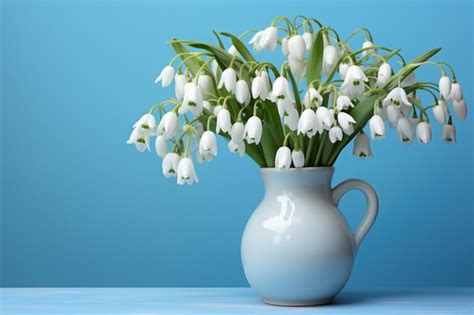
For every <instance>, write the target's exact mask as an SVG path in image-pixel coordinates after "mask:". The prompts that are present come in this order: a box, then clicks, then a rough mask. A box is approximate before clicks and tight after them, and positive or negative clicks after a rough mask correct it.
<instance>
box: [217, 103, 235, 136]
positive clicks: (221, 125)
mask: <svg viewBox="0 0 474 315" xmlns="http://www.w3.org/2000/svg"><path fill="white" fill-rule="evenodd" d="M231 128H232V123H231V121H230V112H229V110H228V109H227V108H222V109H221V110H219V112H218V113H217V118H216V133H220V132H221V131H223V132H227V133H229V132H230V130H231Z"/></svg>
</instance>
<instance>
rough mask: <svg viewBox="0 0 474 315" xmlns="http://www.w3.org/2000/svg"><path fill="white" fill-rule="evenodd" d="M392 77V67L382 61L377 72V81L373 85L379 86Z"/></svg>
mask: <svg viewBox="0 0 474 315" xmlns="http://www.w3.org/2000/svg"><path fill="white" fill-rule="evenodd" d="M391 77H392V67H391V66H390V64H388V63H386V62H384V63H383V64H382V65H381V66H380V68H379V71H378V72H377V82H376V83H375V85H376V86H377V87H379V88H381V87H383V86H384V85H385V84H387V83H388V81H389V80H390V78H391Z"/></svg>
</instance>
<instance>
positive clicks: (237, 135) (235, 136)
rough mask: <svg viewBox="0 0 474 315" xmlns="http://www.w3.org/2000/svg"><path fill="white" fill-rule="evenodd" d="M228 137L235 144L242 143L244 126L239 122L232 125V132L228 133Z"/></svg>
mask: <svg viewBox="0 0 474 315" xmlns="http://www.w3.org/2000/svg"><path fill="white" fill-rule="evenodd" d="M230 136H231V139H232V142H233V143H235V144H237V145H238V144H240V143H241V142H242V141H244V136H245V125H244V123H243V122H241V121H237V122H236V123H235V124H233V125H232V130H231V131H230Z"/></svg>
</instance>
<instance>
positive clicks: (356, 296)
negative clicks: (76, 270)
mask: <svg viewBox="0 0 474 315" xmlns="http://www.w3.org/2000/svg"><path fill="white" fill-rule="evenodd" d="M473 313H474V288H407V289H404V288H396V289H395V288H390V289H389V288H383V289H375V288H371V289H359V290H345V291H343V292H342V293H341V294H340V295H339V296H338V298H337V299H336V301H335V303H334V304H331V305H326V306H318V307H277V306H270V305H266V304H264V303H263V302H261V301H260V300H259V298H258V297H257V296H256V294H255V292H254V291H253V290H252V289H248V288H41V289H37V288H14V289H13V288H11V289H10V288H9V289H0V314H1V315H19V314H21V315H54V314H62V315H69V314H74V315H77V314H87V315H89V314H113V315H132V314H133V315H156V314H166V315H174V314H259V315H260V314H324V315H326V314H328V315H330V314H378V315H381V314H397V315H399V314H473Z"/></svg>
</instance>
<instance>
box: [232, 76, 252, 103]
mask: <svg viewBox="0 0 474 315" xmlns="http://www.w3.org/2000/svg"><path fill="white" fill-rule="evenodd" d="M235 98H236V100H237V102H239V103H240V104H243V105H248V104H249V103H250V99H251V97H250V90H249V86H248V85H247V82H246V81H245V80H239V81H237V83H236V85H235Z"/></svg>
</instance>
